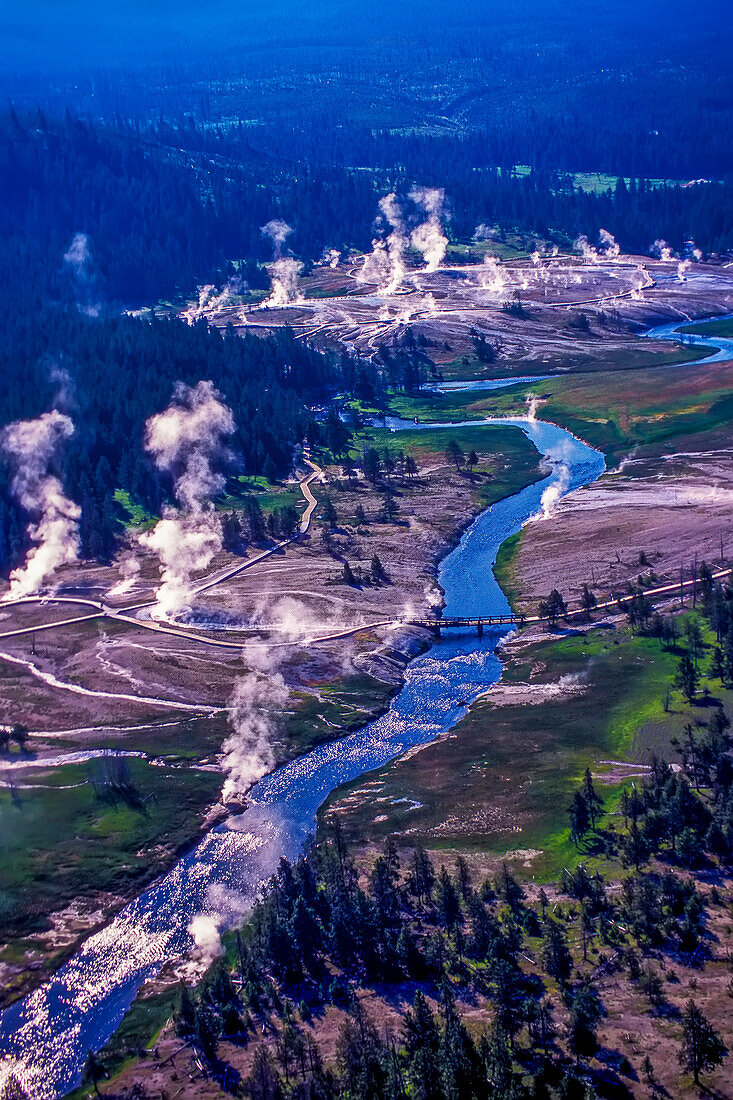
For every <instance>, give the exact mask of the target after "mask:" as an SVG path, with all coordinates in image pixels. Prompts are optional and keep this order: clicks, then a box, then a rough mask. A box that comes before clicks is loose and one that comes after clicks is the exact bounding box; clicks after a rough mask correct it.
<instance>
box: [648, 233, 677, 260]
mask: <svg viewBox="0 0 733 1100" xmlns="http://www.w3.org/2000/svg"><path fill="white" fill-rule="evenodd" d="M651 252H652V255H653V256H656V257H657V258H658V259H660V260H662V261H663V262H664V263H669V262H670V261H671V260H673V259H674V250H673V248H672V246H671V245H669V244H667V242H666V241H664V240H662V239H661V237H657V239H656V241H655V242H654V244H653V245H652V247H651Z"/></svg>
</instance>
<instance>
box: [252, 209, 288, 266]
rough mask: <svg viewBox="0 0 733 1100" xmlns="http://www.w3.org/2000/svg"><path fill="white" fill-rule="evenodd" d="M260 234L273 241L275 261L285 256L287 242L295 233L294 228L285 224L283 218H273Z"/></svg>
mask: <svg viewBox="0 0 733 1100" xmlns="http://www.w3.org/2000/svg"><path fill="white" fill-rule="evenodd" d="M260 232H261V233H262V235H263V237H269V239H270V240H271V241H272V245H273V248H274V249H275V259H276V260H279V259H280V257H281V256H282V254H283V247H284V245H285V242H286V240H287V239H288V237H289V236H290V234H291V233H292V232H293V230H292V227H291V226H289V225H288V223H287V222H284V221H283V220H282V218H273V219H272V221H269V222H268V223H267V225H263V226H262V228H261V230H260Z"/></svg>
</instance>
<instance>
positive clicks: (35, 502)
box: [0, 409, 81, 598]
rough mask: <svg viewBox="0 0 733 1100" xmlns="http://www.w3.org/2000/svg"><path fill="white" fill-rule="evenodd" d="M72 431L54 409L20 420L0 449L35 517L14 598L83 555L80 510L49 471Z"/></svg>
mask: <svg viewBox="0 0 733 1100" xmlns="http://www.w3.org/2000/svg"><path fill="white" fill-rule="evenodd" d="M73 433H74V425H73V423H72V421H71V419H70V418H69V417H68V416H65V415H64V414H63V413H60V412H58V411H57V410H56V409H54V410H52V411H51V412H47V413H43V415H42V416H39V417H38V419H37V420H17V421H16V422H15V423H14V424H9V425H8V426H7V427H6V428H4V429H3V432H2V435H0V446H1V447H2V450H3V452H4V453H5V454H6V455H7V456H8V458H9V460H10V462H11V464H12V466H13V469H14V473H13V477H12V480H11V483H10V488H11V491H12V493H13V496H14V497H15V499H16V500H17V501H18V503H19V504H20V506H21V507H22V508H23V509H24V510H25V511H26V512H29V513H30V515H31V516H32V517H33V519H32V522H31V523H30V524H29V525H28V534H29V535H30V538H31V541H32V542H34V543H35V546H33V547H31V549H30V550H29V551H28V557H27V558H26V563H25V565H24V566H23V567H22V568H19V569H14V570H13V572H12V573H11V574H10V593H9V595H10V597H11V598H17V597H19V596H27V595H28V594H29V593H30V592H37V591H38V590H39V588H40V586H41V585H42V584H43V582H44V581H45V580H46V578H47V577H50V576H52V575H53V573H54V572H55V571H56V570H57V569H58V568H59V566H61V565H64V564H65V563H67V562H72V561H76V559H77V556H78V554H79V518H80V516H81V509H80V508H79V506H78V505H77V504H75V503H74V502H73V501H71V500H69V498H68V497H67V496H65V495H64V491H63V488H62V485H61V482H60V481H59V479H58V478H57V477H55V476H54V475H53V474H51V473H49V464H50V462H51V459H52V458H53V456H54V454H55V453H56V452H57V450H58V448H59V447H60V445H61V444H62V443H63V442H64V441H65V440H66V439H68V438H69V437H70V436H71V435H73Z"/></svg>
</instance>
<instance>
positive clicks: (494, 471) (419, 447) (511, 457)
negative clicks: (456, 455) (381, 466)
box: [359, 426, 542, 508]
mask: <svg viewBox="0 0 733 1100" xmlns="http://www.w3.org/2000/svg"><path fill="white" fill-rule="evenodd" d="M359 443H361V444H362V445H364V444H365V443H368V445H370V446H372V447H374V448H375V449H376V450H377V451H378V453H379V454H383V453H384V451H385V449H386V450H387V451H388V452H391V453H396V451H397V450H398V449H399V450H402V451H403V452H404V453H406V454H410V455H412V456H413V457H414V458H415V460H416V462H417V464H418V467H419V468H420V469H423V468H424V467H426V466H428V467H432V466H434V465H448V464H449V461H448V459H447V458H446V450H447V448H448V446H449V444H450V443H455V444H456V445H457V446H458V447H459V449H460V450H461V451H463V453H464V455H466V456H469V455H470V454H471V453H472V452H474V453H475V454H476V456H477V457H478V463H477V464H475V465H474V466H473V467H469V466H467V465H464V466H462V467H461V470H462V473H463V474H464V476H465V477H466V481H467V484H468V485H469V486H470V487H471V490H472V493H473V497H474V502H475V505H476V507H477V508H487V507H488V506H489V505H490V504H494V503H495V502H496V501H497V500H501V499H502V498H503V497H506V496H510V495H511V494H513V493H517V492H519V490H520V489H523V488H524V487H525V486H526V485H530V484H531V483H532V482H533V481H536V480H537V479H538V478H539V477H541V476H542V473H541V470H540V464H539V456H538V454H537V451H536V450H535V448H534V446H533V445H532V444H531V443H530V442H529V441H528V440H527V438H526V436H525V435H524V433H523V432H522V431H521V429H519V428H515V427H506V426H495V427H494V426H491V427H478V426H477V427H475V428H473V427H465V428H464V427H451V428H415V429H411V428H406V429H405V430H404V431H400V432H390V431H388V430H386V429H384V428H372V429H369V431H368V433H365V434H364V435H363V436H360V438H359Z"/></svg>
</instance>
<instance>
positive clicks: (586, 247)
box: [573, 229, 621, 264]
mask: <svg viewBox="0 0 733 1100" xmlns="http://www.w3.org/2000/svg"><path fill="white" fill-rule="evenodd" d="M573 247H574V248H575V251H576V252H580V254H581V256H582V257H583V259H584V260H586V261H587V262H588V263H594V264H597V263H603V262H610V261H613V260H617V259H618V258H619V256H620V255H621V247H620V245H619V244H617V242H616V238H615V237H614V235H613V233H609V231H608V230H607V229H600V230H599V231H598V248H596V247H595V246H594V245H592V244H591V243H590V241H589V240H588V238H587V237H586V235H585V233H581V234H580V236H579V237H578V239H577V240H576V242H575V244H574V246H573Z"/></svg>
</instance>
